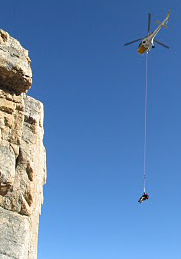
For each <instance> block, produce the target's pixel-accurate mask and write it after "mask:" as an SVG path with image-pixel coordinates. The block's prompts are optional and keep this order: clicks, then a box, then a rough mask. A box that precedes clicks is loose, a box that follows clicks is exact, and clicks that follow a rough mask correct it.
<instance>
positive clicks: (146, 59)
mask: <svg viewBox="0 0 181 259" xmlns="http://www.w3.org/2000/svg"><path fill="white" fill-rule="evenodd" d="M145 63H146V66H145V139H144V155H143V192H144V193H145V173H146V149H147V92H148V83H147V81H148V51H147V52H146V55H145Z"/></svg>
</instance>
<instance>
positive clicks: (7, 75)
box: [0, 30, 46, 259]
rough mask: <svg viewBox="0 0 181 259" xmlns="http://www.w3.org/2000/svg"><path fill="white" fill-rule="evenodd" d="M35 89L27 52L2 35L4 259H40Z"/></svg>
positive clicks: (41, 167) (41, 163)
mask: <svg viewBox="0 0 181 259" xmlns="http://www.w3.org/2000/svg"><path fill="white" fill-rule="evenodd" d="M30 87H31V68H30V59H29V58H28V52H27V51H26V50H24V49H23V48H22V46H21V45H20V43H19V42H18V41H17V40H15V39H13V38H12V37H10V36H9V34H7V33H6V32H4V31H2V30H0V259H1V258H3V259H6V258H7V259H11V258H16V259H36V258H37V236H38V225H39V214H40V212H41V204H42V202H43V185H44V184H45V181H46V153H45V148H44V146H43V134H44V129H43V104H42V103H41V102H39V101H37V100H35V99H33V98H31V97H29V96H27V95H26V94H25V92H26V91H27V90H28V89H29V88H30Z"/></svg>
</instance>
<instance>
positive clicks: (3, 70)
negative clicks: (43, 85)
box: [0, 29, 32, 94]
mask: <svg viewBox="0 0 181 259" xmlns="http://www.w3.org/2000/svg"><path fill="white" fill-rule="evenodd" d="M30 62H31V60H30V58H29V57H28V51H27V50H25V49H24V48H23V47H22V46H21V44H20V43H19V42H18V41H17V40H16V39H14V38H12V37H11V36H10V35H9V34H8V33H7V32H5V31H3V30H1V29H0V87H1V88H4V89H9V90H11V91H14V92H15V93H16V94H20V93H26V92H27V90H28V89H30V87H31V84H32V79H31V78H32V72H31V68H30Z"/></svg>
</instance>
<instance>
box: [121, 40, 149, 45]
mask: <svg viewBox="0 0 181 259" xmlns="http://www.w3.org/2000/svg"><path fill="white" fill-rule="evenodd" d="M142 39H144V38H141V39H137V40H133V41H130V42H128V43H125V44H124V46H128V45H129V44H132V43H134V42H137V41H139V40H142Z"/></svg>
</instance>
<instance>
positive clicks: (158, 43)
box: [154, 39, 169, 49]
mask: <svg viewBox="0 0 181 259" xmlns="http://www.w3.org/2000/svg"><path fill="white" fill-rule="evenodd" d="M154 41H155V42H156V43H158V44H160V45H162V46H163V47H165V48H167V49H169V46H167V45H165V44H163V43H161V42H160V41H158V40H155V39H154Z"/></svg>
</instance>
